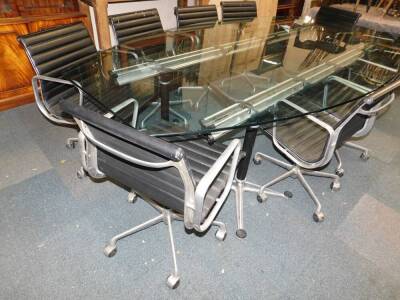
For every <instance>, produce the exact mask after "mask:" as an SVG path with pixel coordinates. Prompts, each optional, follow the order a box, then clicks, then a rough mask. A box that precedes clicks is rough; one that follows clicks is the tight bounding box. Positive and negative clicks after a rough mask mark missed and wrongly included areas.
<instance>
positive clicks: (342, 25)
mask: <svg viewBox="0 0 400 300" xmlns="http://www.w3.org/2000/svg"><path fill="white" fill-rule="evenodd" d="M360 16H361V14H359V13H355V12H351V11H347V10H343V9H338V8H334V7H331V6H322V7H320V9H319V11H318V13H317V15H316V17H315V24H317V25H320V26H326V27H330V28H335V30H337V31H340V32H351V31H352V30H353V27H354V25H355V24H356V23H357V21H358V19H359V18H360Z"/></svg>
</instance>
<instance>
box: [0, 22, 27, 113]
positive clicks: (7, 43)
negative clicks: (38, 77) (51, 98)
mask: <svg viewBox="0 0 400 300" xmlns="http://www.w3.org/2000/svg"><path fill="white" fill-rule="evenodd" d="M27 33H28V28H27V26H26V24H23V23H21V24H10V25H3V26H1V25H0V65H1V66H2V68H1V70H0V109H7V108H9V107H12V106H13V103H19V104H24V103H27V102H31V101H32V100H33V99H32V88H31V79H32V76H33V70H32V67H31V64H30V63H29V60H28V58H27V57H26V55H25V52H24V50H23V49H22V47H21V46H20V45H19V43H18V41H17V37H18V36H19V35H21V34H27Z"/></svg>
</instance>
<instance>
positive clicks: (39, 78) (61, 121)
mask: <svg viewBox="0 0 400 300" xmlns="http://www.w3.org/2000/svg"><path fill="white" fill-rule="evenodd" d="M39 81H49V82H54V83H59V84H65V85H69V86H73V87H74V88H76V89H77V90H78V93H79V105H82V103H83V93H82V91H81V90H80V89H79V88H78V87H77V86H76V83H75V84H74V83H73V82H71V81H69V80H64V79H60V78H56V77H50V76H45V75H35V76H33V77H32V87H33V93H34V96H35V101H36V105H37V106H38V108H39V110H40V112H41V113H42V114H43V115H44V116H45V117H46V118H48V119H49V120H50V121H53V122H55V123H58V124H64V125H76V124H75V122H71V121H68V120H66V119H63V118H60V117H57V116H55V115H53V114H52V113H51V112H49V111H48V109H47V108H46V107H45V105H44V103H43V102H42V101H41V99H42V97H41V95H40V93H39V84H38V83H39Z"/></svg>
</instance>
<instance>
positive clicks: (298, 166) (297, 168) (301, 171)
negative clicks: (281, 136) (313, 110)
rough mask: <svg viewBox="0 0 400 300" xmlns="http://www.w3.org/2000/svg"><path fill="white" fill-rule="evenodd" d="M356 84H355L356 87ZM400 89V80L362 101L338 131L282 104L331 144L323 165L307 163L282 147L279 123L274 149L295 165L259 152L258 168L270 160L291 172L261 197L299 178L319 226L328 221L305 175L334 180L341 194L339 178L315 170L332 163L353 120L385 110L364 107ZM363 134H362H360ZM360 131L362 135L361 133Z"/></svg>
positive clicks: (327, 148) (267, 184)
mask: <svg viewBox="0 0 400 300" xmlns="http://www.w3.org/2000/svg"><path fill="white" fill-rule="evenodd" d="M352 84H353V83H352ZM399 86H400V80H397V81H394V82H391V83H390V84H388V85H387V86H385V87H383V88H381V89H380V90H378V91H375V92H373V93H370V94H369V95H368V96H366V97H364V99H363V100H361V102H360V105H359V106H358V108H356V109H354V110H353V112H351V113H350V114H349V115H348V116H346V118H345V119H344V120H343V121H342V123H341V124H340V125H339V126H338V127H337V128H333V127H332V126H331V125H329V124H327V123H325V122H323V121H321V120H320V119H318V118H316V117H315V116H313V115H310V114H309V112H308V111H306V110H305V109H303V108H302V107H300V106H298V105H296V104H294V103H292V102H290V101H288V100H282V102H284V103H286V104H287V105H288V106H290V107H292V108H293V109H295V110H297V111H299V113H301V114H304V117H305V118H307V119H308V120H310V121H312V122H314V123H315V124H316V125H318V126H320V127H322V128H323V129H324V130H325V131H326V132H327V133H328V135H329V138H328V141H327V142H326V146H325V149H324V153H323V154H322V157H321V159H320V160H319V161H316V162H312V163H310V162H307V161H305V160H303V159H301V158H300V157H298V156H296V155H295V154H293V153H291V152H290V151H289V150H288V149H287V148H285V147H284V146H283V145H281V144H280V142H279V141H278V139H277V137H276V122H274V124H273V130H272V141H273V144H274V146H275V147H276V148H277V149H278V150H279V151H280V152H281V153H282V154H283V155H284V156H286V157H287V158H289V159H290V160H291V161H292V162H294V165H290V164H288V163H286V162H284V161H282V160H278V159H276V158H274V157H271V156H269V155H266V154H264V153H260V152H257V153H256V154H255V156H254V159H253V160H254V163H255V164H260V163H261V161H262V160H268V161H270V162H272V163H273V164H275V165H278V166H280V167H282V168H284V169H287V170H288V171H287V172H285V173H284V174H282V175H281V176H279V177H277V178H275V179H273V180H271V181H270V182H268V183H266V184H264V185H263V186H262V187H261V188H260V190H259V195H262V193H263V190H264V189H265V188H268V187H270V186H272V185H274V184H276V183H278V182H280V181H282V180H284V179H286V178H288V177H290V176H295V177H296V178H298V179H299V181H300V183H301V184H302V185H303V187H304V188H305V190H306V191H307V193H308V194H309V195H310V197H311V199H312V200H313V202H314V204H315V206H316V208H315V211H314V214H313V219H314V221H315V222H322V221H323V220H324V219H325V215H324V213H323V212H322V207H321V203H320V202H319V200H318V198H317V196H316V195H315V193H314V192H313V190H312V188H311V187H310V185H309V184H308V183H307V181H306V180H305V178H304V176H303V175H307V176H317V177H325V178H331V179H332V180H333V181H332V183H331V189H332V191H338V190H339V189H340V181H339V176H338V175H336V174H330V173H326V172H321V171H315V169H319V168H321V167H324V166H326V165H327V164H328V163H329V162H330V161H331V160H332V157H333V155H334V154H335V152H336V153H337V151H336V150H337V142H338V138H339V135H340V133H341V131H342V129H343V128H344V127H345V126H346V125H347V123H348V122H349V121H350V120H352V118H353V117H354V116H355V115H357V114H362V115H365V114H374V113H376V112H378V111H380V109H382V108H376V109H375V110H373V111H370V112H368V111H365V109H364V105H371V104H373V103H374V102H375V101H376V100H377V99H380V98H381V97H383V96H385V95H387V94H388V93H390V92H391V91H393V90H394V89H395V88H397V87H399ZM385 101H386V99H385V100H383V101H381V102H380V107H383V108H385V107H387V106H388V105H390V103H391V102H392V101H393V99H392V98H390V99H389V101H388V102H386V103H384V102H385ZM360 131H362V130H360ZM360 131H359V132H360Z"/></svg>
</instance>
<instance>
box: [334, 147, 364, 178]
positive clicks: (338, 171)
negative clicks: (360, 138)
mask: <svg viewBox="0 0 400 300" xmlns="http://www.w3.org/2000/svg"><path fill="white" fill-rule="evenodd" d="M343 146H345V147H348V148H352V149H356V150H359V151H361V154H360V158H361V159H362V160H363V161H367V160H368V159H369V158H370V155H369V149H368V148H366V147H363V146H360V145H358V144H355V143H351V142H346V143H344V144H343ZM335 157H336V160H337V162H338V165H337V167H336V170H335V173H336V175H338V176H339V177H342V176H343V175H344V168H343V163H342V159H341V157H340V154H339V150H336V151H335Z"/></svg>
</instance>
